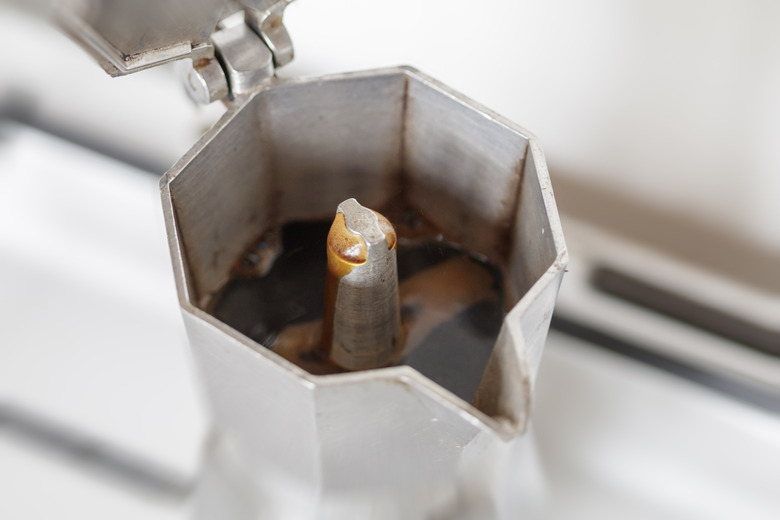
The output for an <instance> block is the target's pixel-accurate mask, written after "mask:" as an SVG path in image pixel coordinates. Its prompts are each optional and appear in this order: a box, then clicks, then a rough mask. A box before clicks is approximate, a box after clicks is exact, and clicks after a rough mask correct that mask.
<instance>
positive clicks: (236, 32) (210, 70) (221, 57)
mask: <svg viewBox="0 0 780 520" xmlns="http://www.w3.org/2000/svg"><path fill="white" fill-rule="evenodd" d="M282 13H283V6H282V7H281V8H278V9H271V10H269V11H262V12H261V11H255V10H251V9H249V10H247V11H246V12H244V13H241V14H242V15H243V16H239V17H235V16H231V17H230V18H228V19H226V20H225V21H223V22H222V23H220V24H219V25H218V26H217V30H216V31H215V32H214V33H213V34H212V35H211V43H212V45H213V46H214V51H215V52H214V56H213V57H209V58H204V59H201V60H198V61H195V60H193V61H192V65H191V66H189V67H187V68H186V73H185V77H184V85H185V87H186V90H187V93H188V94H189V96H190V98H192V100H193V101H195V102H196V103H198V104H202V105H207V104H209V103H213V102H214V101H218V100H228V99H234V98H236V97H239V96H242V95H245V94H249V93H251V92H254V91H256V90H258V89H260V88H262V86H263V85H264V84H265V83H267V82H268V81H269V80H270V79H271V78H273V77H274V74H275V71H276V68H277V67H281V66H282V65H285V64H287V63H289V62H290V61H291V60H292V58H293V46H292V41H291V39H290V35H289V34H288V33H287V29H286V28H285V27H284V24H283V23H282Z"/></svg>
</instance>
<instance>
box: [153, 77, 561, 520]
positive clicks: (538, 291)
mask: <svg viewBox="0 0 780 520" xmlns="http://www.w3.org/2000/svg"><path fill="white" fill-rule="evenodd" d="M161 188H162V197H163V204H164V210H165V217H166V222H167V229H168V235H169V241H170V248H171V254H172V258H173V264H174V271H175V277H176V282H177V289H178V294H179V298H180V302H181V306H182V310H183V314H184V318H185V323H186V328H187V332H188V336H189V341H190V344H191V347H192V350H193V352H194V355H195V358H196V361H197V365H198V367H199V370H200V373H201V377H202V379H203V382H204V384H205V388H206V394H207V396H208V399H209V401H210V405H211V409H212V413H213V417H214V420H215V424H216V427H217V428H218V430H219V439H220V441H219V443H218V444H219V447H215V448H214V451H213V454H214V455H213V460H212V466H214V467H217V468H221V469H215V470H214V472H215V474H220V475H222V477H220V478H222V480H223V481H229V480H230V479H231V478H232V477H229V476H227V474H232V475H234V476H235V475H240V478H239V479H238V480H240V482H241V484H240V485H239V486H238V487H240V488H242V489H245V490H246V493H244V497H245V498H246V497H253V496H254V497H257V496H263V497H266V499H267V500H266V501H265V502H264V504H265V505H263V506H260V505H257V500H256V499H255V498H249V499H247V500H248V502H246V500H245V501H244V502H246V504H248V503H250V502H251V504H254V505H251V504H250V505H247V506H246V508H247V509H246V510H247V511H249V513H247V515H248V517H253V516H258V515H260V516H262V515H261V514H260V512H259V511H260V510H262V509H263V508H264V507H266V508H267V507H271V506H269V505H268V504H269V503H271V502H274V500H275V501H276V502H278V503H282V502H280V501H282V500H283V499H282V498H280V497H285V496H288V494H286V493H287V492H289V493H291V495H289V496H294V497H295V498H293V499H291V500H289V501H288V502H286V503H287V504H288V505H290V504H294V507H298V508H301V507H303V508H306V507H309V506H311V507H316V509H317V511H318V515H319V517H328V516H329V515H330V516H332V517H334V518H340V517H346V516H345V515H347V516H348V514H347V512H350V511H351V512H353V513H354V512H355V511H356V510H357V509H356V508H360V507H365V508H367V509H366V511H369V510H370V511H379V510H383V511H385V512H386V513H382V514H379V516H378V517H380V518H381V517H383V515H385V514H386V516H387V517H403V518H417V517H420V518H423V517H425V518H427V517H428V516H426V515H429V514H432V513H431V512H432V511H433V512H435V511H437V510H442V511H443V510H444V509H441V508H445V509H446V508H447V507H452V504H453V500H456V499H455V498H453V497H457V496H459V494H460V491H458V490H461V491H462V490H464V489H468V490H470V491H469V493H470V494H469V496H473V497H477V498H476V499H474V500H472V502H473V503H475V504H482V505H484V500H483V499H484V498H485V497H488V496H490V495H495V494H496V493H499V492H500V491H499V489H503V488H502V487H501V486H499V485H497V484H496V483H497V482H498V481H500V480H501V479H503V478H505V477H506V475H505V473H506V472H507V471H511V469H508V468H507V466H508V465H509V464H507V462H506V461H507V460H508V459H507V453H509V452H511V451H512V450H513V448H512V446H513V444H512V443H513V440H514V439H516V437H517V436H518V435H520V434H521V433H522V432H523V431H524V429H525V427H526V423H527V421H528V414H529V409H530V396H531V389H532V385H533V379H534V374H535V372H536V368H537V366H538V363H539V360H540V357H541V353H542V349H543V345H544V341H545V337H546V334H547V330H548V327H549V322H550V317H551V314H552V310H553V305H554V302H555V299H556V296H557V291H558V286H559V283H560V280H561V277H562V274H563V271H564V267H565V264H566V262H567V253H566V250H565V246H564V242H563V237H562V234H561V229H560V223H559V220H558V216H557V210H556V207H555V202H554V199H553V195H552V190H551V187H550V182H549V178H548V175H547V168H546V164H545V159H544V155H543V153H542V150H541V148H540V147H539V145H538V144H537V142H536V140H535V138H534V137H533V136H532V135H530V134H529V133H528V132H526V131H525V130H523V129H522V128H519V127H517V126H516V125H514V124H512V123H510V122H508V121H506V120H505V119H503V118H501V117H500V116H498V115H496V114H494V113H493V112H491V111H489V110H487V109H485V108H483V107H481V106H479V105H477V104H475V103H474V102H472V101H470V100H468V99H466V98H464V97H462V96H460V95H459V94H457V93H455V92H453V91H452V90H450V89H448V88H447V87H445V86H443V85H441V84H439V83H437V82H436V81H434V80H432V79H431V78H429V77H427V76H425V75H423V74H421V73H420V72H418V71H416V70H414V69H410V68H405V67H402V68H395V69H389V70H379V71H369V72H360V73H352V74H341V75H335V76H329V77H321V78H313V79H295V80H282V79H277V80H274V81H273V82H271V83H270V84H269V85H268V86H267V87H265V88H263V89H262V90H260V91H258V92H256V93H254V94H252V95H251V96H248V97H247V98H245V99H240V100H237V101H236V102H235V103H234V104H233V105H232V106H231V107H230V108H229V110H228V112H227V113H226V115H225V116H224V117H223V118H222V119H221V120H220V121H219V122H218V123H217V124H216V125H215V127H214V128H213V129H211V130H210V131H209V132H208V133H207V134H206V135H205V136H204V137H203V138H202V139H201V140H200V141H199V142H198V143H197V144H196V145H195V146H194V148H193V149H192V150H191V151H190V152H189V153H188V154H187V155H185V156H184V157H183V158H182V159H181V160H180V161H179V162H178V163H177V164H176V165H175V166H174V167H173V168H172V169H171V170H170V171H169V172H168V173H167V174H166V175H165V177H164V178H163V179H162V182H161ZM399 194H401V196H402V197H403V198H404V199H405V200H406V201H407V202H408V203H410V204H412V205H415V206H424V207H425V211H426V216H427V217H428V218H429V219H430V220H431V221H432V222H433V223H434V224H435V225H436V226H437V227H438V228H440V229H441V230H442V232H443V234H444V235H445V237H446V238H447V239H449V240H452V241H453V242H457V243H459V244H461V245H462V246H463V247H465V248H466V249H469V250H471V251H473V252H475V253H477V254H479V255H484V256H485V257H487V258H490V259H495V260H496V261H497V262H500V264H501V265H502V266H503V270H504V278H505V284H506V286H505V288H504V289H505V291H504V292H505V294H506V296H507V302H506V308H507V309H510V310H509V311H508V312H507V314H506V317H505V319H504V322H503V325H502V328H501V331H500V334H499V337H498V340H497V343H496V345H495V347H494V349H493V353H492V355H491V358H490V360H489V362H488V365H487V367H486V370H485V373H484V376H483V378H482V381H481V383H480V385H479V389H478V391H477V396H476V399H475V401H474V402H473V403H467V402H465V401H463V400H462V399H460V398H458V397H456V396H455V395H454V394H453V393H451V392H449V391H448V390H446V389H444V388H442V387H440V386H438V385H437V384H435V383H433V382H432V381H430V380H429V379H427V378H425V377H424V376H422V375H421V374H420V373H419V372H417V371H415V370H414V369H412V368H411V367H408V366H396V367H390V368H384V369H378V370H369V371H363V372H355V373H344V374H335V375H327V376H315V375H311V374H309V373H307V372H305V371H304V370H302V369H301V368H299V367H297V366H295V365H293V364H292V363H290V362H288V361H286V360H285V359H283V358H281V357H279V356H278V355H276V354H275V353H273V352H272V351H270V350H268V349H266V348H265V347H263V346H262V345H259V344H257V343H255V342H254V341H252V340H251V339H249V338H248V337H246V336H244V335H242V334H240V333H238V332H236V331H235V330H233V329H232V328H230V327H229V326H228V325H226V324H224V323H222V322H220V321H219V320H217V319H216V318H214V317H213V316H212V315H211V314H209V313H208V312H206V311H205V310H204V309H205V308H206V302H207V301H208V300H209V298H210V296H211V295H212V294H214V293H215V292H216V291H218V290H219V289H220V287H222V285H223V284H224V283H225V282H226V281H227V280H228V277H229V273H230V269H231V266H232V265H233V263H234V262H235V260H236V258H237V257H239V256H240V255H241V253H242V252H243V251H244V249H245V247H246V245H247V244H248V243H249V242H250V241H251V240H253V239H255V238H256V237H257V236H259V235H260V234H261V233H262V232H263V230H265V229H268V228H270V227H272V226H275V225H278V224H280V223H284V222H289V221H294V220H313V219H321V218H327V217H329V216H332V213H333V211H334V208H335V207H336V206H337V205H338V203H339V202H341V201H342V200H344V199H346V198H349V197H355V198H357V199H358V200H360V201H361V203H363V204H364V205H366V206H369V207H383V206H384V205H386V204H388V203H389V202H390V201H391V200H392V199H394V198H396V197H398V196H399ZM226 461H229V462H226ZM225 468H230V469H227V470H226V469H225ZM223 477H224V478H223ZM207 480H208V479H207ZM217 487H219V486H217ZM285 490H286V491H285ZM269 497H271V498H269ZM480 497H481V498H480ZM268 500H270V501H271V502H268ZM456 501H457V500H456ZM239 502H241V500H239V499H237V502H236V503H239ZM246 504H245V505H246ZM307 504H308V505H307ZM448 504H449V505H448ZM277 505H278V504H277ZM274 507H276V506H274ZM285 507H286V506H285ZM290 507H293V505H290ZM377 507H379V509H377ZM479 507H482V506H479ZM437 508H439V509H437ZM459 509H460V510H463V511H466V510H467V509H468V508H463V507H459ZM266 513H267V512H266ZM372 514H373V513H372ZM274 515H276V516H274V517H275V518H282V517H284V515H283V514H280V513H279V510H276V513H274ZM365 517H367V516H365Z"/></svg>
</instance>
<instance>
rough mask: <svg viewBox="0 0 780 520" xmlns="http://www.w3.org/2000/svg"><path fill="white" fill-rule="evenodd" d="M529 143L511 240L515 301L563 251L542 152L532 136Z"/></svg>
mask: <svg viewBox="0 0 780 520" xmlns="http://www.w3.org/2000/svg"><path fill="white" fill-rule="evenodd" d="M529 146H530V154H529V158H528V160H527V161H526V163H525V171H524V172H523V183H522V186H521V188H520V203H519V204H518V208H517V214H516V215H515V216H514V218H515V220H514V223H513V225H514V229H513V231H512V239H511V242H510V244H511V249H510V256H509V266H510V270H509V273H510V280H509V281H510V288H511V290H512V296H513V299H514V300H515V301H516V300H518V299H520V298H521V297H522V296H523V295H524V294H526V293H527V292H528V290H529V289H531V287H532V286H533V285H534V284H535V283H536V282H537V281H538V280H539V279H540V278H541V277H542V275H543V274H544V273H545V272H546V271H547V270H548V269H549V268H550V267H551V266H552V265H553V264H554V263H555V261H556V259H557V258H558V256H559V255H562V254H563V251H558V249H559V247H558V246H559V244H557V243H556V235H559V234H560V223H559V222H558V219H557V217H555V218H554V219H553V220H552V221H551V219H550V212H551V211H553V212H554V211H555V208H554V207H553V208H551V207H548V206H549V204H550V203H552V186H551V185H550V178H549V177H548V175H547V167H546V165H545V160H544V155H543V153H542V150H541V148H540V147H539V145H538V143H536V140H535V139H531V143H530V145H529ZM540 167H541V168H543V170H542V171H540Z"/></svg>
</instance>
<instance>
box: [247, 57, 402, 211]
mask: <svg viewBox="0 0 780 520" xmlns="http://www.w3.org/2000/svg"><path fill="white" fill-rule="evenodd" d="M404 83H405V76H404V74H403V73H402V72H399V71H397V70H396V71H391V72H389V73H374V74H351V75H348V76H346V77H337V78H331V79H327V80H320V81H311V82H306V83H289V84H284V85H280V86H278V87H272V88H270V89H268V90H266V91H264V92H262V93H261V94H260V95H259V96H258V97H257V98H256V100H255V101H254V103H255V105H256V107H257V108H256V110H258V112H259V120H260V121H261V122H262V123H263V124H264V125H266V128H267V130H268V131H267V134H265V135H267V139H265V140H263V141H262V142H258V143H257V145H262V146H263V148H264V153H265V154H266V155H267V156H268V157H269V159H270V161H271V163H272V165H273V168H272V171H273V174H274V190H275V198H274V204H275V210H276V212H277V215H278V218H279V219H280V220H282V221H291V220H307V219H313V218H325V217H332V215H333V213H334V211H335V210H336V206H338V204H339V203H340V202H342V201H343V200H345V199H347V198H350V197H354V198H356V199H358V200H359V201H360V203H361V204H363V205H364V206H367V207H372V208H381V207H383V206H385V205H386V204H387V203H388V201H389V199H391V198H392V197H394V196H396V195H397V193H398V191H399V188H400V187H399V182H398V171H399V169H400V161H401V135H402V113H403V99H404Z"/></svg>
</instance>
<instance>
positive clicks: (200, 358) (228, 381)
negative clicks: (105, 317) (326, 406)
mask: <svg viewBox="0 0 780 520" xmlns="http://www.w3.org/2000/svg"><path fill="white" fill-rule="evenodd" d="M183 315H184V322H185V326H186V328H187V336H188V339H189V343H190V346H191V347H192V351H193V354H194V356H195V360H196V363H197V367H198V369H199V373H200V376H201V381H202V383H203V384H204V385H205V387H206V395H207V397H208V400H209V404H210V405H211V406H210V408H211V410H212V414H213V417H214V421H215V423H216V424H217V425H219V429H220V434H221V435H223V436H225V437H226V438H227V440H228V441H229V442H230V443H231V444H232V445H234V446H235V447H236V449H237V451H238V453H239V454H240V460H239V462H240V464H242V465H243V470H244V471H245V472H246V473H247V474H248V475H250V476H251V477H252V478H253V479H255V480H256V481H258V482H262V481H264V480H265V479H267V478H268V476H269V475H279V474H281V475H285V476H286V477H287V478H290V479H293V480H297V481H299V482H300V483H305V484H306V485H308V486H315V485H316V484H317V483H318V478H319V475H320V470H319V464H320V463H319V457H320V453H319V445H318V432H317V428H316V425H315V422H314V399H313V398H314V393H313V389H312V385H311V384H310V383H307V382H306V381H305V380H304V379H303V378H301V377H300V376H299V375H298V374H296V373H294V372H293V371H291V370H290V369H289V368H286V367H283V366H280V365H279V363H278V362H277V361H276V360H274V359H271V358H272V357H273V356H274V354H271V353H270V352H261V351H257V350H254V349H252V348H250V347H248V346H247V345H245V344H243V343H242V342H240V341H238V340H237V339H236V338H234V337H232V336H231V335H230V334H228V333H226V331H225V330H223V329H224V328H225V327H224V326H216V324H212V323H210V321H212V320H213V318H211V317H209V316H205V315H204V314H203V313H202V312H200V311H197V310H196V311H195V313H192V312H190V311H186V310H185V312H184V313H183ZM204 318H205V319H204ZM258 348H262V347H258Z"/></svg>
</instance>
